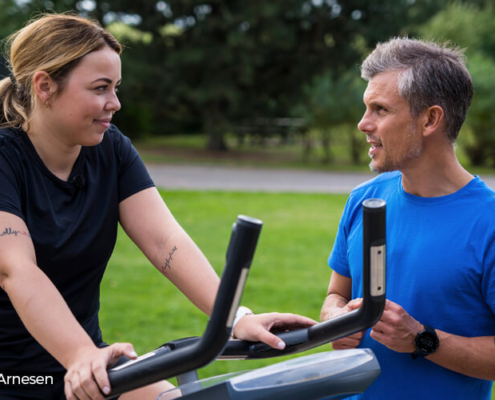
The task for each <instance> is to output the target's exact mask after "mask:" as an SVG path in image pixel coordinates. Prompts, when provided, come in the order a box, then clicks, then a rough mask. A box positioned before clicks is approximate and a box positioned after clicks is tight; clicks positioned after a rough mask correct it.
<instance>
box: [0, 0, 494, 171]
mask: <svg viewBox="0 0 495 400" xmlns="http://www.w3.org/2000/svg"><path fill="white" fill-rule="evenodd" d="M0 2H1V5H2V13H0V36H1V37H5V36H6V35H7V34H9V33H11V32H12V31H14V30H15V29H17V28H18V27H20V26H21V25H22V24H23V23H25V22H26V21H27V20H29V19H30V18H31V17H32V16H34V15H36V14H37V13H39V12H42V11H46V10H48V11H55V12H63V11H66V10H75V11H76V12H78V13H81V14H83V15H88V16H92V17H94V18H96V19H98V20H99V21H101V23H102V24H103V25H105V26H106V27H107V28H108V29H109V30H111V31H112V32H114V34H115V35H116V36H118V37H119V38H120V40H121V41H122V42H123V43H124V44H125V45H126V50H125V51H124V53H123V56H122V58H123V85H122V87H121V92H120V98H121V102H122V105H123V109H122V111H121V112H119V113H117V114H116V116H115V120H114V121H115V122H116V123H117V124H118V125H119V126H120V127H121V129H122V130H123V131H124V132H125V133H126V134H128V135H130V136H131V137H133V138H137V137H139V136H142V135H146V134H151V135H160V134H170V133H178V132H180V133H187V132H201V131H202V132H206V133H208V137H209V140H208V141H207V144H208V146H209V147H210V148H212V149H217V150H221V149H226V147H227V146H226V142H225V133H227V132H232V131H235V129H236V127H237V126H238V125H240V124H241V123H242V121H244V120H245V119H247V118H279V117H298V118H300V117H302V116H303V117H304V118H306V119H307V120H308V121H310V122H311V123H313V124H314V126H313V127H316V128H317V129H318V130H319V131H320V132H323V136H322V141H323V142H324V143H326V145H325V146H324V147H326V148H327V149H330V145H331V144H332V141H333V140H334V139H333V137H332V133H331V132H332V131H333V130H334V127H335V126H336V125H338V126H341V125H342V124H344V125H347V124H351V125H353V126H355V124H356V123H357V121H358V120H359V115H358V114H359V113H360V112H358V111H357V110H356V107H358V104H360V103H361V101H360V100H359V101H356V98H355V94H356V93H357V92H356V93H355V90H356V91H359V87H357V86H355V85H359V84H357V83H356V82H357V80H358V75H359V74H358V69H357V66H358V64H359V62H360V60H361V59H362V58H363V57H364V56H365V55H366V54H367V53H368V52H369V51H370V50H371V49H372V48H373V47H374V46H375V44H376V42H378V41H383V40H386V39H387V38H389V37H390V36H395V35H409V36H417V35H418V34H419V33H421V34H422V35H423V36H425V37H426V36H430V37H431V36H435V37H438V38H446V39H450V40H453V41H454V42H456V43H459V44H460V45H461V46H468V55H469V58H470V59H471V58H472V57H471V56H472V55H474V54H476V56H473V57H474V58H472V59H473V60H480V65H479V66H477V65H474V64H473V65H472V66H471V65H470V69H472V71H473V79H474V80H475V85H476V90H477V95H476V97H475V100H474V101H473V106H472V110H471V112H470V116H469V120H468V123H469V124H470V127H471V128H472V129H473V131H474V135H475V136H474V137H475V141H474V142H473V143H472V146H471V147H469V148H468V149H467V150H468V152H470V155H471V159H472V161H473V162H475V163H479V164H482V163H485V162H488V161H489V159H490V158H491V157H492V156H491V155H490V154H488V153H489V152H488V151H487V149H488V148H490V147H491V148H493V145H492V143H491V141H490V140H491V139H490V140H488V139H487V138H490V137H491V136H493V134H492V132H491V130H487V129H486V127H487V126H490V125H491V126H493V124H492V122H491V120H490V119H489V117H490V116H489V115H488V114H487V112H486V110H488V109H489V107H490V104H491V103H492V100H490V98H491V97H492V96H493V94H492V91H490V90H489V87H490V86H489V85H488V84H489V82H488V81H487V80H486V76H485V73H488V72H489V71H490V69H491V66H490V62H491V60H492V58H493V54H495V52H494V50H495V35H494V34H493V33H492V31H493V30H492V29H491V22H492V21H493V16H494V12H493V6H491V5H490V2H489V1H487V0H464V1H459V2H456V3H453V4H451V2H449V1H448V0H435V1H434V0H382V1H380V2H372V1H368V0H347V1H345V2H344V1H339V0H286V1H283V2H281V1H278V2H277V1H241V0H233V1H226V0H206V1H199V0H168V1H157V0H143V1H140V2H136V1H133V0H132V1H131V0H85V1H78V0H51V1H46V0H22V1H20V0H0ZM449 4H450V5H449ZM439 11H440V12H439ZM430 19H431V21H430V22H428V20H430ZM425 23H426V27H425V28H423V29H421V25H422V24H425ZM476 62H478V61H476ZM6 73H7V71H1V70H0V74H2V75H5V74H6ZM355 80H356V82H354V81H355ZM346 87H350V88H351V90H349V91H347V90H345V89H346ZM312 92H313V93H312ZM485 95H486V96H488V97H487V98H486V99H484V100H483V101H481V96H485ZM325 97H327V98H326V99H325ZM482 103H483V104H482ZM309 105H311V106H309ZM348 107H351V108H349V109H347V108H348ZM351 121H352V122H351ZM347 130H348V132H349V135H351V136H350V137H349V140H351V141H353V142H355V143H357V141H356V140H355V138H354V136H353V135H355V129H354V130H353V129H350V128H348V129H347ZM480 132H483V133H480ZM485 136H486V137H485ZM473 146H474V147H473ZM327 153H328V154H327V156H326V157H327V159H329V158H330V153H329V150H328V151H327ZM353 153H354V154H359V151H358V148H355V149H353ZM356 159H357V158H356Z"/></svg>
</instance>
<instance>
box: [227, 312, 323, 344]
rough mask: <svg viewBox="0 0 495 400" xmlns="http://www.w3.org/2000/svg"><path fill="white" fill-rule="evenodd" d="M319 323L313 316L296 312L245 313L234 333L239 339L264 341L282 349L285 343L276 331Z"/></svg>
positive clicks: (307, 326)
mask: <svg viewBox="0 0 495 400" xmlns="http://www.w3.org/2000/svg"><path fill="white" fill-rule="evenodd" d="M315 324H317V322H316V321H314V320H312V319H311V318H307V317H303V316H301V315H296V314H281V313H269V314H258V315H252V314H251V315H245V316H244V317H242V318H241V319H240V320H239V322H238V323H237V324H236V326H235V329H234V335H235V337H236V338H238V339H242V340H248V341H250V342H258V341H259V342H263V343H266V344H267V345H269V346H271V347H273V348H275V349H279V350H282V349H284V348H285V343H284V342H283V341H282V340H280V338H279V337H277V336H276V335H274V334H273V333H271V332H273V331H275V332H285V331H291V330H294V329H301V328H309V327H310V326H313V325H315Z"/></svg>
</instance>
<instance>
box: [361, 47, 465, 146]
mask: <svg viewBox="0 0 495 400" xmlns="http://www.w3.org/2000/svg"><path fill="white" fill-rule="evenodd" d="M387 71H401V73H400V74H399V78H398V86H399V87H398V89H399V94H400V95H401V96H402V97H403V98H404V99H406V100H407V102H408V103H409V107H410V111H411V114H412V115H413V116H415V117H417V116H418V115H419V113H420V112H421V111H423V110H425V109H427V108H428V107H431V106H434V105H437V106H440V107H442V109H443V112H444V115H445V117H444V119H445V126H446V136H447V138H448V139H449V141H451V142H452V143H454V142H455V140H456V139H457V136H458V134H459V131H460V129H461V126H462V124H463V123H464V120H465V119H466V115H467V112H468V109H469V106H470V104H471V99H472V97H473V82H472V79H471V75H470V74H469V72H468V70H467V68H466V64H465V59H464V55H463V52H462V51H461V50H460V49H458V48H452V47H449V46H448V45H447V44H443V45H440V44H437V43H434V42H425V41H420V40H416V39H409V38H393V39H390V40H389V41H387V42H385V43H379V44H378V45H377V46H376V48H375V50H373V52H372V53H371V54H370V55H369V56H368V57H367V58H366V59H365V60H364V62H363V64H362V66H361V77H362V78H363V79H365V80H367V81H369V80H370V79H371V78H373V77H374V76H375V75H378V74H380V73H382V72H387Z"/></svg>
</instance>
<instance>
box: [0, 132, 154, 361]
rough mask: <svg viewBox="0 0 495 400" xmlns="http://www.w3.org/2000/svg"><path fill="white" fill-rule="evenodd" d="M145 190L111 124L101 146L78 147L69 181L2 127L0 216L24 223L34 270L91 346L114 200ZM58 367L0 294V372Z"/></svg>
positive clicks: (133, 157)
mask: <svg viewBox="0 0 495 400" xmlns="http://www.w3.org/2000/svg"><path fill="white" fill-rule="evenodd" d="M151 186H154V184H153V181H152V180H151V178H150V176H149V174H148V172H147V171H146V168H145V166H144V164H143V162H142V160H141V158H140V157H139V155H138V153H137V151H136V150H135V149H134V147H133V146H132V144H131V142H130V140H129V139H128V138H127V137H125V136H124V135H122V133H120V132H119V130H118V129H117V128H116V127H115V126H113V125H111V126H110V128H109V129H108V130H107V131H106V132H105V134H104V137H103V140H102V142H101V143H100V144H98V145H97V146H92V147H82V149H81V152H80V155H79V157H78V159H77V160H76V163H75V165H74V167H73V170H72V172H71V175H70V176H69V179H68V181H67V182H66V181H63V180H61V179H59V178H58V177H56V176H55V175H54V174H52V173H51V172H50V170H48V168H47V167H46V166H45V165H44V164H43V162H42V160H41V159H40V157H39V156H38V154H37V153H36V150H35V148H34V146H33V145H32V143H31V141H30V139H29V137H28V136H27V134H26V133H25V132H24V131H22V130H14V129H10V128H9V129H0V188H1V189H0V211H6V212H9V213H12V214H15V215H17V216H19V217H20V218H22V219H23V220H24V222H25V223H26V225H27V227H28V229H29V232H30V234H31V238H32V241H33V243H34V248H35V251H36V260H37V264H38V266H39V268H40V269H42V270H43V271H44V273H45V274H46V275H47V276H48V277H49V278H50V280H51V281H52V282H53V283H54V284H55V286H56V287H57V289H58V290H59V291H60V293H61V294H62V296H63V297H64V299H65V301H66V302H67V304H68V306H69V307H70V309H71V311H72V313H73V314H74V315H75V317H76V318H77V320H78V321H79V323H80V324H81V325H82V326H83V328H84V329H85V330H86V331H87V332H88V334H89V335H90V336H91V338H92V339H93V341H95V343H99V342H101V340H102V338H101V332H100V328H99V323H98V309H99V304H100V302H99V290H100V282H101V279H102V276H103V273H104V271H105V268H106V265H107V262H108V260H109V258H110V256H111V254H112V251H113V249H114V246H115V241H116V236H117V226H118V221H119V209H118V207H119V202H121V201H122V200H124V199H126V198H127V197H129V196H131V195H133V194H135V193H137V192H139V191H141V190H143V189H145V188H149V187H151ZM4 228H5V227H4ZM0 233H1V232H0ZM61 323H62V321H61ZM61 369H62V366H61V365H60V364H59V363H58V362H57V361H56V360H55V359H54V358H53V357H52V356H51V355H50V354H48V352H46V351H45V350H44V349H43V348H42V347H41V346H40V345H39V344H38V343H37V342H36V341H35V340H34V338H33V337H32V336H31V335H30V334H29V332H28V331H27V330H26V329H25V327H24V326H23V324H22V322H21V320H20V318H19V317H18V316H17V313H16V312H15V310H14V308H13V306H12V304H11V302H10V300H9V298H8V296H7V294H6V293H5V292H4V291H3V290H2V289H0V370H19V371H60V370H61Z"/></svg>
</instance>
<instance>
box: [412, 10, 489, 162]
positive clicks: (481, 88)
mask: <svg viewBox="0 0 495 400" xmlns="http://www.w3.org/2000/svg"><path fill="white" fill-rule="evenodd" d="M478 3H480V2H478ZM494 18H495V8H494V6H493V5H492V4H490V3H488V2H487V4H486V5H484V6H483V5H481V6H479V5H474V4H468V3H452V4H451V5H449V6H448V7H447V8H446V9H445V10H443V11H442V12H440V13H438V14H437V15H436V16H435V17H434V18H432V19H431V20H430V21H429V22H428V23H427V24H426V25H425V26H424V27H423V28H422V29H421V34H422V36H423V37H425V38H427V39H435V40H440V41H446V40H449V41H451V42H453V43H454V44H456V45H458V46H459V47H461V48H465V49H466V55H467V60H468V63H467V65H468V69H469V70H470V73H471V76H472V78H473V85H474V92H475V93H474V97H473V100H472V104H471V107H470V110H469V113H468V117H467V119H466V125H468V127H469V128H470V129H471V131H472V132H473V139H472V140H470V141H468V140H466V139H464V138H463V137H462V133H461V135H460V137H459V141H460V142H461V143H464V148H465V151H466V154H467V156H468V157H469V159H470V162H471V163H472V164H473V165H487V164H488V165H491V166H495V150H494V149H495V113H494V112H493V110H494V109H495V93H494V91H493V88H494V87H495V56H494V54H495V32H494V31H493V29H492V28H491V25H492V21H493V19H494Z"/></svg>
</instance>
